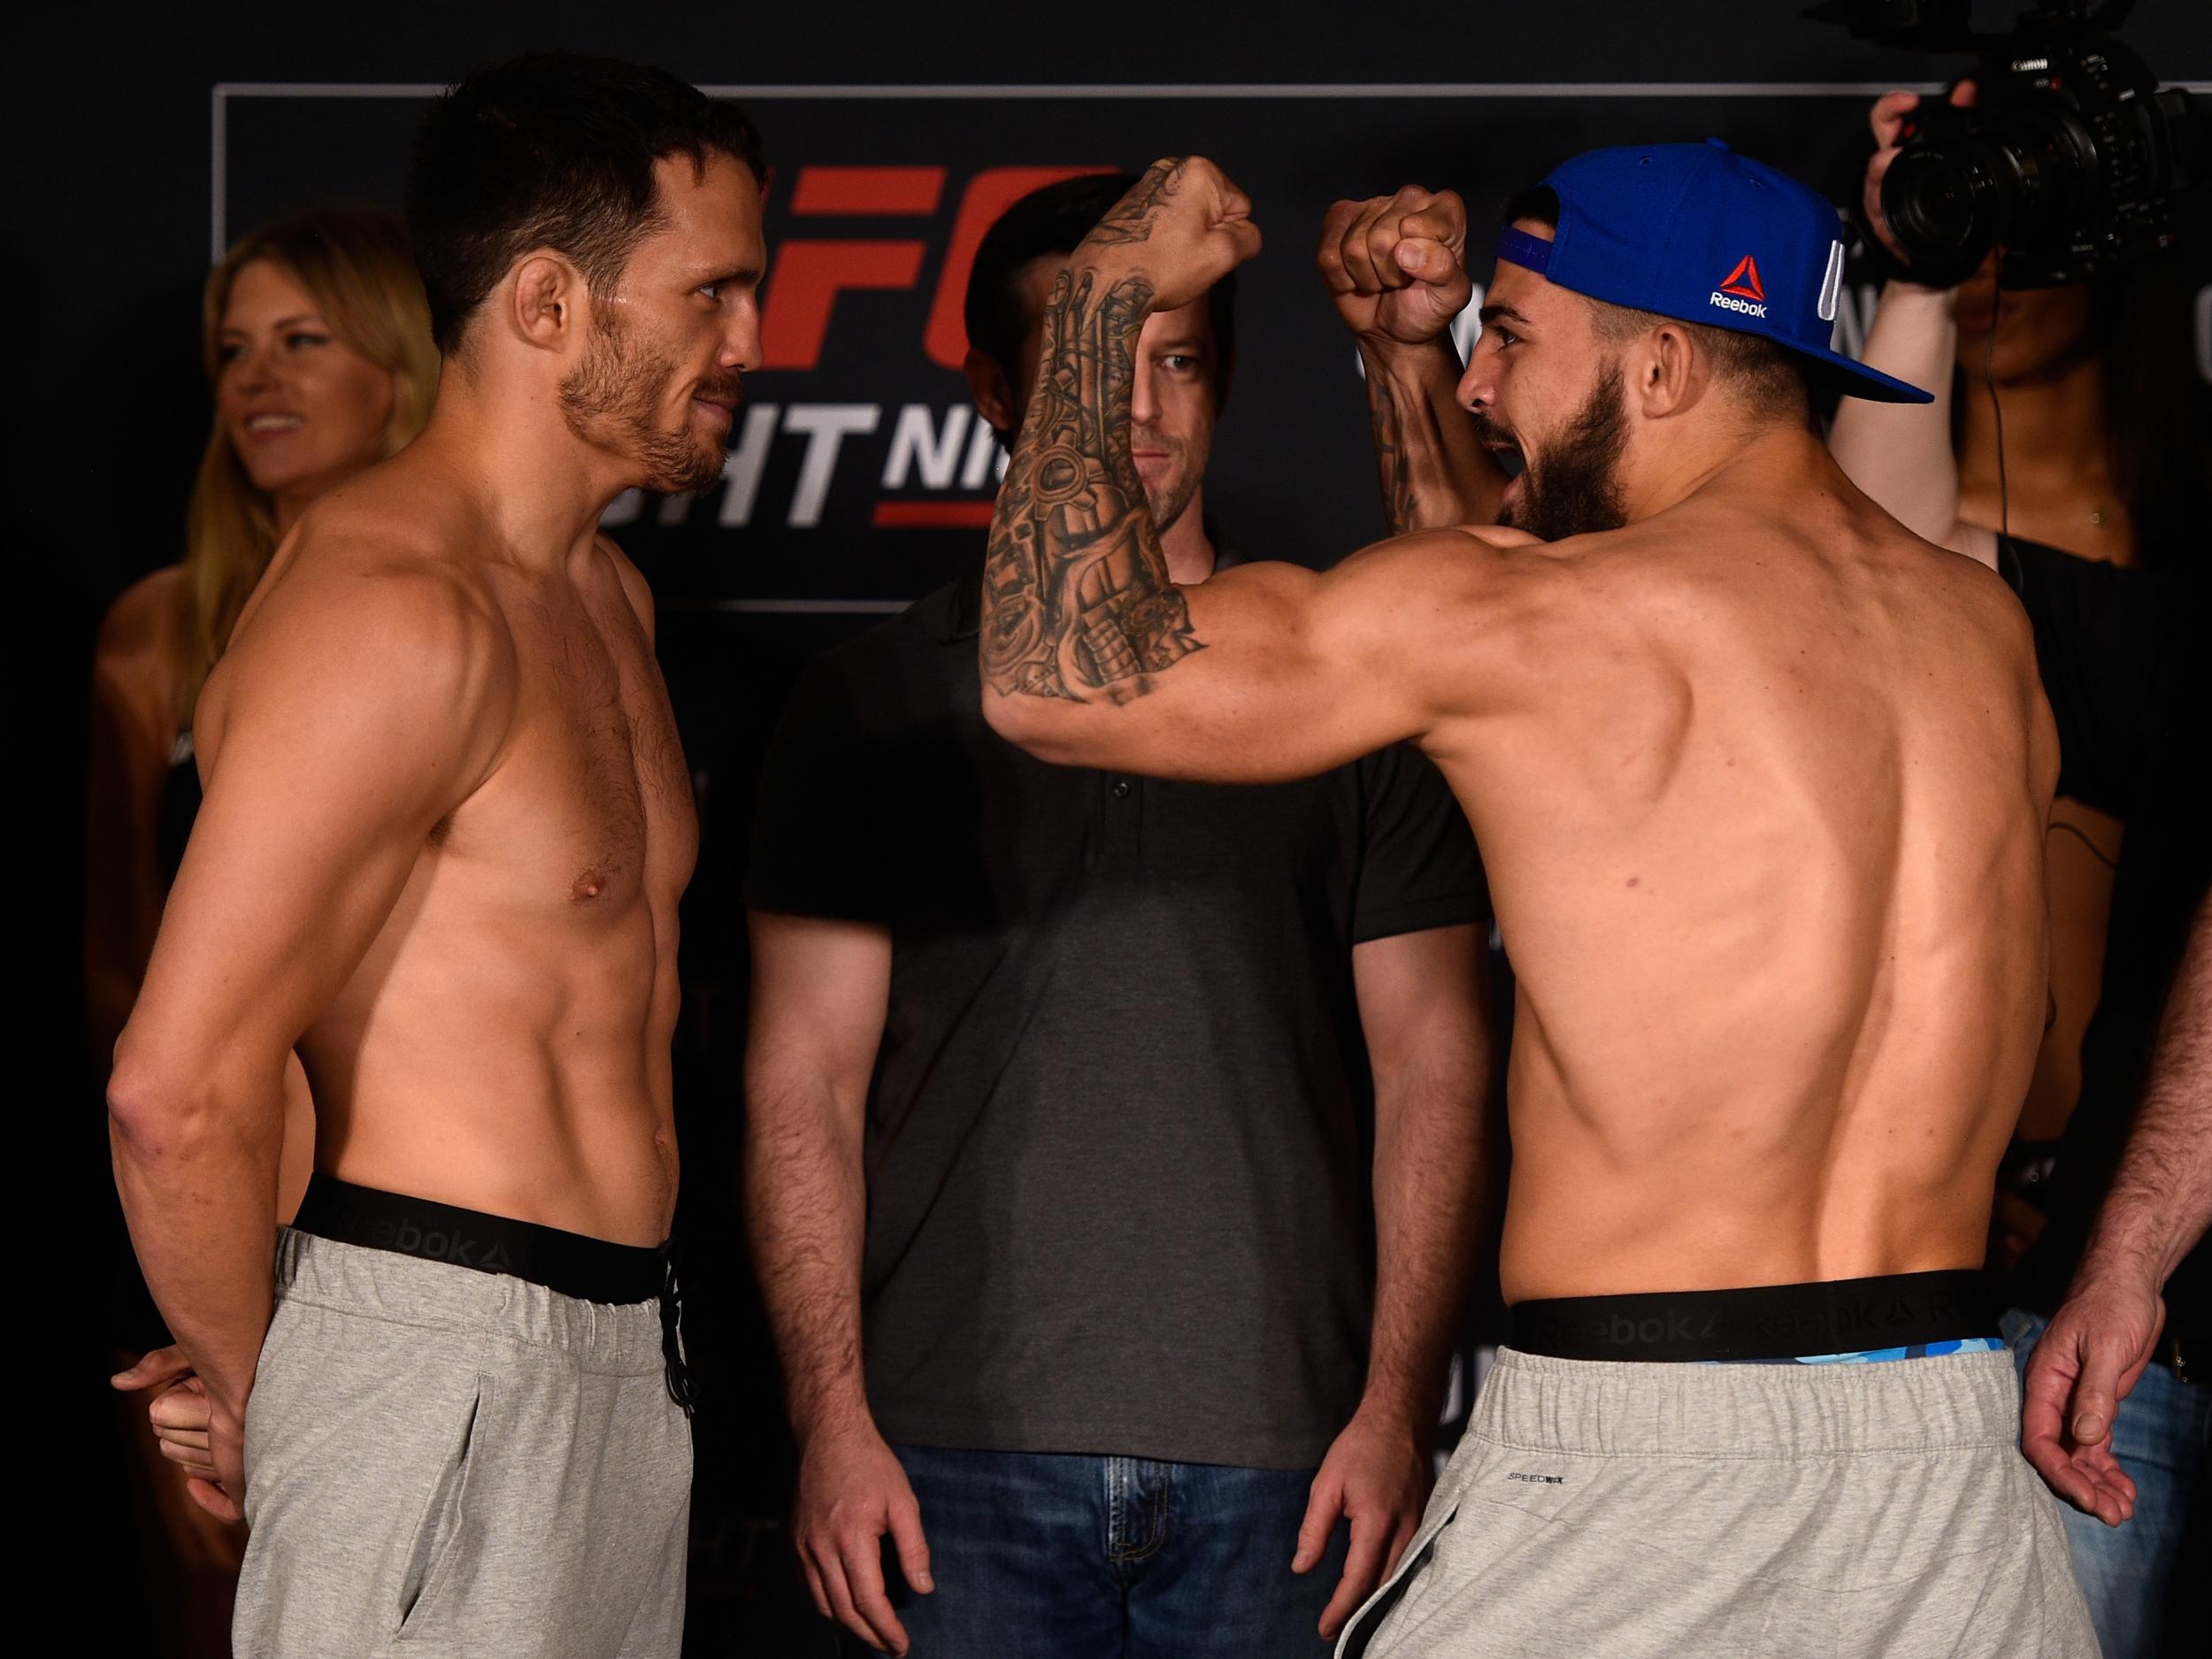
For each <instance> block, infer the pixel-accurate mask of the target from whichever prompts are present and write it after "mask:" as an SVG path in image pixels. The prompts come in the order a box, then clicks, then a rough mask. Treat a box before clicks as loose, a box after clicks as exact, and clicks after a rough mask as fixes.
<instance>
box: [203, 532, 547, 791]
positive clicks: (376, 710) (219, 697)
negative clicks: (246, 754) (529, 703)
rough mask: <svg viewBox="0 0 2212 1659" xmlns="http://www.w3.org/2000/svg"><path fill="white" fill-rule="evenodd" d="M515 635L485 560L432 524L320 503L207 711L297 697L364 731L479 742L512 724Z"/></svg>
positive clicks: (286, 549) (285, 702) (212, 684)
mask: <svg viewBox="0 0 2212 1659" xmlns="http://www.w3.org/2000/svg"><path fill="white" fill-rule="evenodd" d="M515 682H516V658H515V650H514V643H513V638H512V635H511V633H510V631H509V629H508V626H507V624H506V620H505V617H504V614H503V611H501V609H500V606H499V603H498V602H497V599H496V597H495V595H494V594H493V592H492V590H491V588H490V585H489V582H488V579H487V576H486V574H485V572H484V571H483V570H482V568H481V567H480V566H479V565H473V564H472V563H470V562H469V561H466V560H465V559H462V558H460V557H457V556H456V549H454V547H453V546H452V544H451V543H450V542H449V541H444V540H442V539H441V538H440V537H439V536H438V535H437V534H435V532H434V526H426V525H424V524H422V523H421V522H419V521H416V520H410V519H406V518H395V519H380V518H378V517H376V516H374V515H372V514H369V513H365V512H362V511H334V512H330V513H316V512H311V513H309V514H308V515H306V516H305V517H303V518H302V519H301V521H300V524H299V526H297V527H296V529H295V530H294V531H293V533H292V534H291V535H290V536H289V537H288V538H287V539H286V542H285V544H284V546H283V547H281V548H280V549H279V550H278V553H277V557H276V558H275V559H273V561H272V562H271V565H270V572H269V575H268V577H267V578H266V579H265V580H264V582H263V583H262V585H261V588H259V589H258V590H257V592H256V594H255V595H254V598H253V602H252V603H251V604H250V606H249V607H248V610H247V611H246V613H245V614H244V615H243V616H242V617H241V618H240V620H239V625H238V627H237V630H236V631H235V633H234V634H233V636H232V640H231V646H230V649H229V650H228V651H227V653H226V654H225V656H224V658H223V660H222V662H221V663H220V664H218V665H217V668H216V671H215V673H214V674H213V675H212V676H211V677H210V680H209V682H208V689H207V692H206V694H205V695H204V698H203V701H202V704H201V708H202V711H203V718H212V719H213V720H214V721H215V722H216V723H217V724H218V729H219V725H220V722H221V721H222V720H223V719H224V718H225V717H227V716H233V715H234V714H235V713H236V712H237V710H240V709H241V708H242V706H244V705H245V704H246V703H249V702H253V703H260V704H262V705H263V706H264V707H265V708H270V709H276V708H282V707H287V706H298V707H300V708H302V709H303V710H310V709H317V710H320V711H321V712H322V713H323V714H324V715H325V716H335V717H338V718H342V719H343V720H345V721H346V722H347V723H349V724H352V725H356V726H358V727H360V728H361V729H362V730H363V731H364V732H366V731H368V730H370V729H372V728H377V727H386V728H397V727H400V726H410V725H411V726H416V727H418V728H419V730H420V732H421V734H422V736H423V738H424V739H425V741H434V740H435V739H436V738H437V737H438V736H439V734H441V733H444V734H446V735H448V736H449V737H451V736H457V737H458V738H459V740H460V741H462V743H463V746H464V747H465V748H469V749H477V748H480V747H481V741H480V740H481V739H482V738H483V737H485V736H486V735H487V734H489V733H503V732H504V730H505V726H506V723H507V721H508V719H509V718H511V714H512V707H513V698H514V692H515Z"/></svg>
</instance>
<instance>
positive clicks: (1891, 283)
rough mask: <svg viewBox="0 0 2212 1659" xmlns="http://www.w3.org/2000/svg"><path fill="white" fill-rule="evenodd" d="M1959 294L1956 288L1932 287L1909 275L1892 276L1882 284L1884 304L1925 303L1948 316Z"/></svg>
mask: <svg viewBox="0 0 2212 1659" xmlns="http://www.w3.org/2000/svg"><path fill="white" fill-rule="evenodd" d="M1958 296H1959V291H1958V289H1956V288H1930V287H1929V286H1928V285H1927V284H1926V283H1924V282H1916V281H1914V280H1912V279H1911V278H1910V277H1909V276H1895V277H1892V278H1890V280H1888V281H1886V282H1885V283H1884V284H1883V285H1882V303H1884V304H1892V303H1894V304H1898V305H1923V306H1926V307H1929V308H1930V309H1932V310H1937V311H1941V312H1942V313H1943V314H1944V315H1945V316H1946V317H1948V316H1949V315H1950V314H1951V311H1952V308H1953V306H1954V305H1955V303H1957V301H1958Z"/></svg>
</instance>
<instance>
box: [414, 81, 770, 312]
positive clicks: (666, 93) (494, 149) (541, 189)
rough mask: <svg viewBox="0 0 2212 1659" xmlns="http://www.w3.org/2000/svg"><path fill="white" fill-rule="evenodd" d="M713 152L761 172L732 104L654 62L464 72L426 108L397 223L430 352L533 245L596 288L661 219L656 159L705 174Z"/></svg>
mask: <svg viewBox="0 0 2212 1659" xmlns="http://www.w3.org/2000/svg"><path fill="white" fill-rule="evenodd" d="M716 154H721V155H726V156H729V157H733V158H734V159H736V160H738V161H741V162H743V163H744V164H745V165H747V166H748V167H749V168H751V169H752V172H753V176H754V177H755V178H756V179H759V180H762V181H763V182H765V181H766V178H767V169H766V164H765V163H764V161H763V160H762V158H761V153H760V134H759V133H758V132H757V130H755V128H754V127H753V124H752V122H751V121H749V120H748V119H746V118H745V115H744V114H743V112H742V111H740V110H738V109H737V108H736V107H735V106H734V105H733V104H717V103H715V102H713V101H712V100H711V99H710V98H708V97H707V96H706V95H705V94H703V93H702V92H701V91H700V90H699V89H698V88H695V87H692V86H687V85H686V84H685V83H684V82H683V81H679V80H677V79H676V78H675V76H673V75H671V74H668V73H665V72H664V71H662V70H658V69H652V68H648V67H645V66H642V65H636V64H625V63H618V62H617V61H615V60H614V59H612V58H584V57H579V56H577V55H575V54H572V53H569V52H532V53H529V54H528V55H526V56H525V57H521V58H513V59H511V60H510V61H508V62H506V63H503V64H497V65H492V66H491V67H489V68H484V69H478V70H474V71H472V72H471V73H470V74H469V75H468V77H467V78H466V79H465V80H464V81H462V82H461V83H460V84H459V85H458V86H457V87H455V88H452V89H451V90H450V91H449V92H448V93H447V94H446V95H445V96H443V97H442V98H440V99H439V100H438V101H437V103H436V104H434V105H432V106H431V110H430V113H429V114H428V115H427V116H426V117H425V118H424V119H423V123H422V127H421V128H420V129H419V131H418V133H417V134H416V137H415V150H414V158H413V163H412V165H411V167H410V168H409V171H408V179H407V225H408V229H409V231H410V233H411V235H412V237H413V240H414V244H415V259H416V262H417V264H419V265H420V266H421V268H422V280H423V288H424V289H425V291H426V293H427V294H428V296H429V298H430V325H431V332H432V334H433V335H434V337H435V338H436V340H437V342H438V349H440V350H441V351H443V352H445V353H447V354H448V355H451V353H452V351H453V349H454V348H455V347H456V346H457V345H458V344H459V343H460V341H461V338H462V335H463V334H464V333H465V331H466V329H467V326H468V320H469V319H470V317H471V316H472V315H473V314H474V313H475V311H476V308H477V307H478V306H480V305H481V304H482V303H484V299H485V296H487V295H488V294H489V293H490V292H491V291H492V289H493V288H495V287H497V286H498V283H499V280H500V279H501V278H502V277H503V276H505V275H506V274H507V272H508V271H509V270H510V269H511V267H512V266H513V265H514V263H515V261H516V260H518V259H519V258H521V257H523V256H524V255H526V254H527V253H530V252H531V251H533V250H536V249H540V248H547V249H550V250H553V251H554V252H556V253H559V254H563V255H565V256H566V257H568V258H570V259H572V260H574V261H575V263H576V265H577V268H578V269H579V270H580V271H581V272H582V273H584V280H585V281H586V282H588V284H590V286H591V289H592V291H593V292H594V293H595V294H598V293H603V292H605V291H606V290H607V289H608V288H611V287H612V286H613V284H614V282H615V280H616V279H617V278H618V277H619V276H620V274H621V272H622V267H623V265H624V264H625V263H626V261H627V260H628V258H629V257H630V253H631V250H633V249H634V248H635V247H636V246H637V244H638V242H640V241H641V239H642V238H643V237H644V236H645V235H646V234H648V233H649V231H651V230H652V229H653V227H655V225H656V224H657V223H658V222H659V215H658V209H657V204H656V201H655V183H654V178H653V165H654V164H655V163H656V162H657V161H659V160H660V159H662V158H663V157H666V156H677V155H680V156H687V157H690V158H691V162H692V165H694V166H695V168H697V169H698V170H699V171H700V172H701V173H704V172H705V170H706V166H707V163H708V160H709V158H710V157H711V156H713V155H716Z"/></svg>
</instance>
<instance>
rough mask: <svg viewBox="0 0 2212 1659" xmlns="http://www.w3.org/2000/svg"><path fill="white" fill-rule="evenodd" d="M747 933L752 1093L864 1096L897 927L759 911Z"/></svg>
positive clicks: (879, 1036)
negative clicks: (750, 966)
mask: <svg viewBox="0 0 2212 1659" xmlns="http://www.w3.org/2000/svg"><path fill="white" fill-rule="evenodd" d="M750 934H751V939H752V951H753V991H752V1010H751V1022H750V1028H749V1031H748V1033H747V1036H746V1073H747V1077H748V1079H749V1090H748V1092H749V1093H750V1094H752V1095H753V1097H754V1099H755V1100H756V1101H757V1102H764V1101H767V1100H769V1099H771V1098H787V1097H790V1096H793V1095H795V1094H802V1093H804V1094H813V1093H817V1092H818V1091H819V1090H822V1089H826V1090H827V1091H829V1092H830V1093H831V1094H834V1095H835V1096H837V1097H838V1098H839V1099H840V1100H841V1101H844V1102H858V1101H863V1100H864V1098H865V1095H866V1092H867V1085H868V1079H869V1076H870V1073H871V1072H872V1071H873V1069H874V1066H875V1058H876V1050H877V1048H879V1046H880V1045H881V1043H882V1041H883V1024H884V1018H885V1014H886V1010H887V1007H888V1005H889V1002H890V987H891V933H890V930H889V929H888V928H886V927H881V926H874V925H872V924H869V923H864V922H845V921H833V920H828V919H826V918H817V917H803V916H785V915H780V914H776V913H773V912H770V911H765V910H756V911H754V912H753V913H752V915H751V918H750Z"/></svg>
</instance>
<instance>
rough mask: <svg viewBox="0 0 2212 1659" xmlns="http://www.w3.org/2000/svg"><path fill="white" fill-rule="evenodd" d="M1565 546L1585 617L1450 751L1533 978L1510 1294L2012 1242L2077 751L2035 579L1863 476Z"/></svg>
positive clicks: (1519, 962) (1698, 509)
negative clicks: (2022, 600) (1991, 1228)
mask: <svg viewBox="0 0 2212 1659" xmlns="http://www.w3.org/2000/svg"><path fill="white" fill-rule="evenodd" d="M1772 509H1773V503H1772V502H1771V501H1770V500H1766V499H1759V498H1755V497H1754V496H1753V495H1751V493H1750V492H1740V493H1738V494H1736V495H1733V496H1732V495H1728V494H1726V493H1724V492H1723V491H1721V490H1717V489H1709V490H1707V491H1704V492H1701V493H1700V494H1699V495H1696V496H1694V497H1693V498H1692V499H1691V500H1690V501H1689V502H1687V503H1685V504H1684V505H1683V506H1681V507H1678V508H1677V509H1675V510H1673V511H1670V512H1667V513H1663V514H1662V515H1660V516H1658V517H1656V518H1652V519H1649V520H1647V521H1645V522H1643V523H1640V524H1638V525H1635V526H1631V527H1630V528H1628V529H1625V530H1623V531H1618V532H1614V533H1611V534H1606V535H1601V536H1594V537H1587V538H1581V539H1578V541H1574V542H1567V543H1561V544H1559V546H1558V548H1557V549H1555V550H1551V549H1546V550H1544V551H1543V553H1542V555H1541V556H1543V557H1559V558H1560V559H1562V560H1563V561H1565V562H1569V563H1571V565H1572V566H1573V569H1572V579H1573V584H1574V586H1575V587H1576V588H1577V590H1578V599H1577V601H1576V615H1577V620H1576V622H1575V625H1574V626H1573V627H1572V629H1571V632H1569V633H1568V634H1564V635H1563V636H1557V635H1555V641H1560V643H1559V652H1560V654H1559V655H1558V656H1556V657H1554V659H1553V660H1552V661H1551V662H1550V663H1549V664H1548V672H1546V674H1545V677H1544V680H1545V695H1544V696H1542V697H1541V698H1540V699H1535V700H1532V701H1531V702H1529V703H1526V704H1525V705H1523V707H1522V710H1521V711H1520V712H1516V713H1509V714H1504V715H1500V716H1495V717H1486V718H1483V719H1481V720H1479V721H1464V722H1456V723H1454V724H1451V725H1448V726H1444V727H1442V728H1440V730H1438V731H1437V732H1435V733H1433V734H1432V740H1431V748H1432V752H1433V753H1434V754H1435V756H1436V758H1437V759H1438V760H1439V762H1440V764H1442V766H1443V768H1444V770H1445V772H1446V773H1447V775H1448V777H1449V778H1450V780H1451V781H1452V784H1453V787H1454V788H1455V791H1456V792H1457V793H1458V795H1459V797H1460V799H1461V801H1462V802H1463V803H1465V805H1466V807H1467V809H1468V811H1469V815H1470V817H1471V819H1472V821H1473V823H1474V825H1475V827H1476V831H1477V833H1478V835H1479V839H1480V841H1481V842H1482V845H1483V849H1484V853H1485V856H1486V862H1487V863H1488V865H1489V868H1490V871H1491V876H1492V882H1493V886H1494V892H1495V895H1496V901H1497V905H1498V915H1499V920H1500V925H1501V927H1502V932H1503V936H1504V939H1505V941H1506V946H1507V949H1508V950H1509V953H1510V955H1511V957H1512V960H1513V964H1514V967H1515V971H1516V974H1517V979H1518V984H1519V991H1518V997H1519V1002H1518V1009H1517V1021H1516V1028H1515V1033H1514V1047H1513V1058H1512V1066H1511V1079H1510V1087H1509V1099H1510V1111H1511V1124H1512V1134H1513V1159H1514V1161H1513V1173H1512V1189H1511V1194H1510V1197H1509V1207H1508V1216H1507V1225H1506V1234H1505V1243H1504V1259H1503V1263H1502V1276H1503V1285H1504V1289H1505V1294H1506V1296H1507V1299H1508V1300H1509V1301H1520V1300H1523V1299H1526V1298H1531V1297H1540V1296H1563V1295H1584V1294H1606V1293H1614V1292H1637V1291H1650V1290H1663V1289H1677V1288H1691V1287H1725V1286H1738V1285H1753V1284H1778V1283H1791V1282H1800V1281H1808V1280H1815V1279H1840V1278H1849V1277H1857V1276H1861V1275H1870V1274H1878V1273H1889V1272H1907V1271H1923V1270H1932V1269H1938V1268H1952V1267H1962V1266H1971V1265H1975V1264H1978V1263H1979V1261H1980V1259H1981V1255H1982V1244H1983V1237H1984V1232H1985V1227H1986V1225H1987V1215H1988V1207H1989V1202H1990V1190H1991V1181H1992V1177H1993V1172H1994V1171H1995V1168H1996V1164H1997V1162H1998V1158H1999V1156H2000V1154H2001V1151H2002V1149H2003V1147H2004V1145H2005V1142H2006V1140H2007V1137H2008V1134H2009V1133H2010V1131H2011V1127H2012V1124H2013V1120H2014V1118H2015V1116H2016V1111H2017V1108H2018V1104H2019V1101H2020V1099H2021V1096H2022V1092H2023V1090H2024V1087H2025V1084H2026V1081H2027V1078H2028V1074H2029V1071H2030V1070H2031V1068H2032V1064H2033V1061H2034V1056H2035V1049H2036V1043H2037V1039H2038V1037H2039V1033H2040V1030H2041V1027H2042V1023H2043V1020H2042V1016H2043V1009H2044V996H2045V988H2044V987H2045V985H2046V972H2045V959H2044V921H2043V902H2042V895H2041V881H2042V837H2043V823H2044V818H2045V816H2046V814H2047V810H2048V806H2049V802H2050V796H2051V791H2052V785H2053V782H2054V780H2055V771H2056V765H2057V755H2056V743H2055V735H2054V733H2053V731H2052V727H2051V724H2050V717H2049V714H2048V711H2047V708H2046V707H2045V705H2044V703H2043V700H2042V694H2041V690H2040V687H2039V683H2038V680H2037V678H2036V671H2035V664H2034V659H2033V652H2032V642H2031V641H2030V639H2029V636H2028V633H2027V628H2026V626H2025V623H2024V619H2023V618H2021V617H2020V615H2019V613H2018V610H2017V607H2016V604H2015V603H2013V601H2012V600H2011V597H2010V595H2008V594H2007V593H2006V592H2005V590H2004V588H2003V587H2002V585H2001V583H2000V582H1999V581H1998V580H1996V579H1995V578H1994V577H1993V576H1992V575H1991V574H1990V573H1989V572H1986V571H1985V570H1983V569H1982V568H1981V567H1980V566H1978V565H1975V564H1973V563H1972V562H1970V561H1969V560H1967V559H1964V558H1961V557H1955V556H1953V555H1950V554H1947V553H1944V552H1942V551H1940V550H1939V549H1933V548H1931V547H1929V546H1928V545H1927V544H1925V543H1924V542H1921V541H1918V540H1916V538H1914V537H1912V536H1911V535H1909V534H1908V533H1906V532H1905V531H1903V530H1902V529H1901V526H1897V525H1896V524H1895V523H1894V522H1893V520H1891V519H1889V518H1886V516H1884V515H1882V514H1881V513H1879V512H1878V511H1876V510H1874V509H1872V508H1871V507H1870V505H1869V504H1868V503H1865V502H1864V501H1863V499H1859V498H1857V497H1855V496H1845V495H1836V494H1833V493H1831V492H1830V491H1829V490H1828V489H1826V488H1816V486H1815V484H1814V481H1813V480H1810V479H1808V480H1805V488H1803V489H1802V490H1801V491H1798V492H1794V493H1793V495H1791V496H1790V498H1789V511H1788V516H1787V517H1786V518H1778V517H1776V516H1775V515H1774V512H1773V510H1772Z"/></svg>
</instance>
